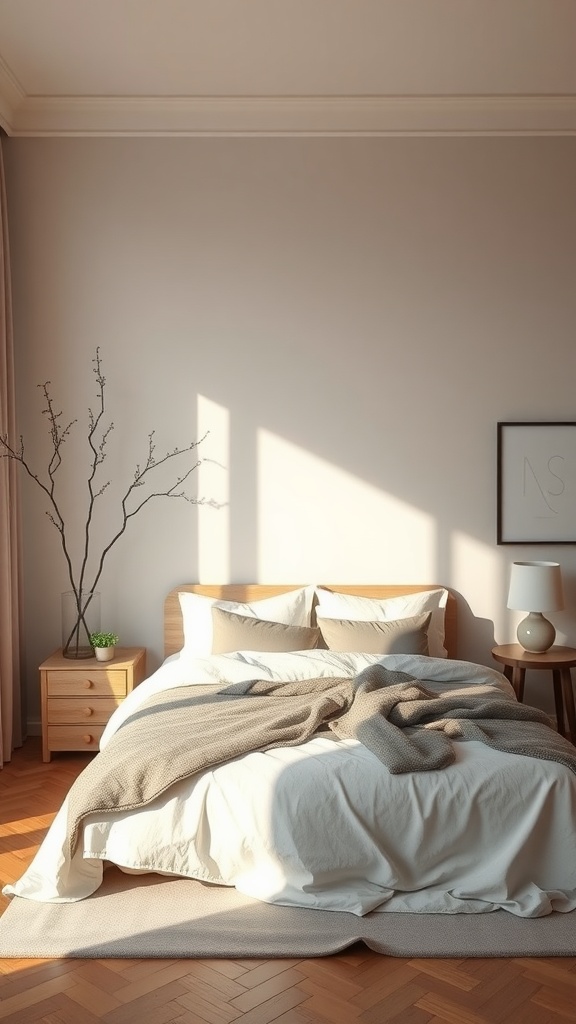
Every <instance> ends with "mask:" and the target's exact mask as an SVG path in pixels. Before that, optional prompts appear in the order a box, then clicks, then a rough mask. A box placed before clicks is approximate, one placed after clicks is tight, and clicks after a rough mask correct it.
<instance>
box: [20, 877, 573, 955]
mask: <svg viewBox="0 0 576 1024" xmlns="http://www.w3.org/2000/svg"><path fill="white" fill-rule="evenodd" d="M357 942H364V943H365V944H366V945H367V946H369V947H370V948H371V949H373V950H375V951H376V952H378V953H382V954H383V955H386V956H396V957H509V956H520V957H523V956H530V957H540V956H542V957H551V956H576V912H573V913H571V914H557V913H555V914H551V915H549V916H547V917H540V918H528V919H527V918H517V917H513V916H512V915H511V914H508V913H507V912H506V911H502V910H498V911H493V912H491V913H487V914H446V915H444V914H430V915H426V914H389V913H384V914H378V913H371V914H368V915H366V916H365V917H356V915H355V914H348V913H341V912H336V911H326V910H302V909H298V908H292V907H276V906H272V905H270V904H267V903H260V902H258V901H256V900H252V899H250V898H249V897H246V896H242V895H241V894H240V893H238V892H237V891H236V890H235V889H232V888H230V889H229V888H224V887H220V886H211V885H205V884H203V883H202V882H196V881H192V880H190V879H182V878H161V877H160V876H158V875H139V876H131V875H125V874H123V873H122V872H121V871H118V870H117V869H111V870H110V871H108V872H107V873H106V875H105V879H104V884H103V885H102V886H101V887H100V889H99V890H98V891H97V892H96V893H94V895H93V896H90V897H89V898H88V899H86V900H82V901H80V902H79V903H64V904H46V903H33V902H31V901H30V900H24V899H21V898H19V897H15V898H14V899H13V900H12V902H11V903H10V905H9V907H8V909H7V910H6V911H5V912H4V914H3V915H2V917H1V918H0V957H2V958H12V957H14V958H30V957H33V958H35V959H36V958H45V957H46V958H62V957H98V958H118V957H129V958H132V957H141V958H149V957H162V958H168V959H177V958H198V957H206V958H226V959H227V958H239V957H241V958H242V959H244V958H246V957H258V958H265V959H270V958H284V957H290V958H292V957H299V958H303V957H321V956H329V955H330V954H333V953H338V952H340V951H342V950H344V949H347V948H348V947H349V946H352V945H354V944H355V943H357Z"/></svg>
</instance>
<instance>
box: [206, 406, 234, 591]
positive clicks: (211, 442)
mask: <svg viewBox="0 0 576 1024" xmlns="http://www.w3.org/2000/svg"><path fill="white" fill-rule="evenodd" d="M207 432H208V436H207V437H206V439H205V440H204V441H202V443H201V444H200V445H199V448H198V456H199V458H200V459H201V460H202V462H201V464H200V466H199V467H198V497H199V498H202V497H204V498H206V499H207V500H211V501H214V502H216V503H217V504H218V506H219V508H218V514H217V515H215V514H214V509H213V508H212V507H211V506H210V505H205V506H203V505H199V506H198V582H199V583H212V582H214V580H218V582H220V583H229V582H230V470H229V466H230V413H229V411H228V409H225V408H224V406H222V405H217V403H216V402H212V401H211V400H210V399H209V398H205V397H204V396H203V395H198V437H199V438H201V437H203V436H204V435H205V434H206V433H207Z"/></svg>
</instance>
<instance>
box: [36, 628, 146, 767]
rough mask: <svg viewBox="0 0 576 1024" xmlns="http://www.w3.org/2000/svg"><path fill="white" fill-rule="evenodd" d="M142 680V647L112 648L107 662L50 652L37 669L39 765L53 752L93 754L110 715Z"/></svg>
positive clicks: (144, 651)
mask: <svg viewBox="0 0 576 1024" xmlns="http://www.w3.org/2000/svg"><path fill="white" fill-rule="evenodd" d="M145 675H146V648H145V647H117V648H116V652H115V655H114V658H113V659H112V660H111V661H107V662H106V661H105V662H102V661H97V660H96V658H86V659H85V660H84V661H80V662H78V661H74V659H73V658H65V657H64V655H63V653H62V650H59V651H54V653H53V654H51V655H50V657H49V658H46V661H43V662H42V664H41V665H40V699H41V704H42V760H43V761H49V760H50V754H51V752H52V751H53V750H86V751H87V752H90V753H92V752H93V753H96V752H97V751H98V749H99V743H100V737H101V735H102V733H103V732H104V728H105V726H106V724H107V722H108V720H109V718H110V715H111V714H113V712H114V711H115V710H116V708H117V707H118V705H119V704H121V703H122V701H123V700H124V699H125V698H126V697H127V696H128V694H129V693H132V690H133V689H134V687H135V686H138V683H141V682H142V680H143V679H144V677H145Z"/></svg>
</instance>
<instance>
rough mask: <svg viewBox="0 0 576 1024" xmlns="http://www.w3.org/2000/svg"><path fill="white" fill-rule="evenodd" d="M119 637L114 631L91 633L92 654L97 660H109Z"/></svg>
mask: <svg viewBox="0 0 576 1024" xmlns="http://www.w3.org/2000/svg"><path fill="white" fill-rule="evenodd" d="M118 640H119V637H117V636H116V633H91V634H90V643H91V644H92V647H93V648H94V654H95V655H96V658H97V659H98V661H110V660H111V659H112V658H113V657H114V650H115V647H116V644H117V643H118Z"/></svg>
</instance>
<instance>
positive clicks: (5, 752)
mask: <svg viewBox="0 0 576 1024" xmlns="http://www.w3.org/2000/svg"><path fill="white" fill-rule="evenodd" d="M2 143H3V138H2V132H0V433H1V434H8V435H9V436H10V437H12V438H14V437H15V436H16V416H15V398H14V345H13V336H12V299H11V290H10V261H9V258H8V256H9V254H8V223H7V212H6V188H5V182H4V163H3V159H2ZM18 468H19V467H18V466H17V465H16V463H14V462H13V461H12V460H11V459H4V458H0V768H1V767H2V766H3V765H4V764H5V763H6V761H9V760H10V757H11V754H12V751H13V750H14V748H15V747H17V746H20V744H21V743H22V734H23V729H22V713H23V701H22V695H21V685H20V679H21V674H20V673H21V640H20V593H21V588H20V542H19V528H18V521H19V517H18V477H17V473H18Z"/></svg>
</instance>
